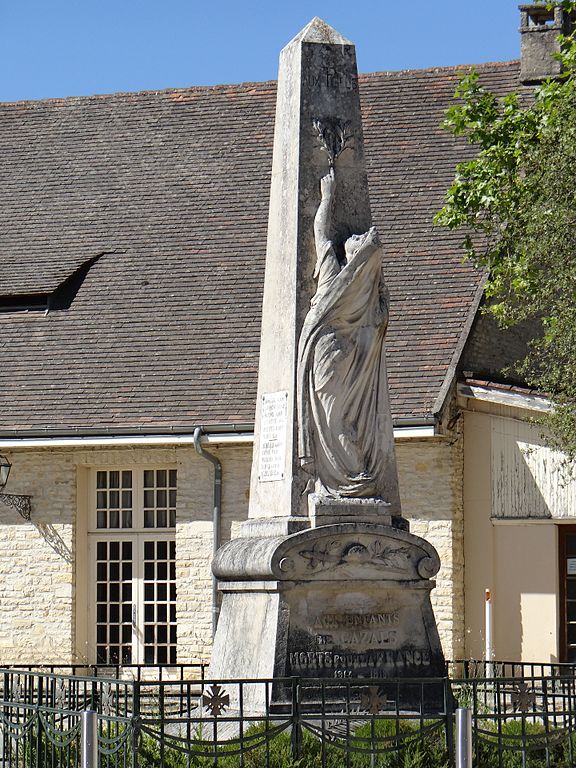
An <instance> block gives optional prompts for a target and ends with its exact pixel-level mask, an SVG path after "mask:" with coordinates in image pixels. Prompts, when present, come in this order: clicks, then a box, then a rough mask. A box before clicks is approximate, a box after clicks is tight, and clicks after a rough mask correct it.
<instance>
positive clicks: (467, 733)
mask: <svg viewBox="0 0 576 768" xmlns="http://www.w3.org/2000/svg"><path fill="white" fill-rule="evenodd" d="M456 768H472V712H471V710H469V709H467V708H465V707H464V708H460V709H457V710H456Z"/></svg>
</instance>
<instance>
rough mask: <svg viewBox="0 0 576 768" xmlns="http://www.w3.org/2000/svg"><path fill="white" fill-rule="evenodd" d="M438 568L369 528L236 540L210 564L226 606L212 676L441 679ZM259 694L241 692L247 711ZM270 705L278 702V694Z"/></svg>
mask: <svg viewBox="0 0 576 768" xmlns="http://www.w3.org/2000/svg"><path fill="white" fill-rule="evenodd" d="M439 567H440V561H439V559H438V555H437V553H436V550H435V549H434V547H432V546H431V545H430V544H429V543H428V542H426V541H425V540H424V539H421V538H419V537H417V536H414V535H412V534H410V533H408V532H406V531H402V530H398V529H394V528H392V527H387V526H381V525H377V524H372V523H364V522H353V523H340V524H335V525H324V526H321V527H318V528H312V529H309V530H304V531H301V532H299V533H295V534H292V535H290V536H286V537H274V538H271V537H267V538H259V539H258V538H242V539H235V540H233V541H231V542H229V543H228V544H226V545H224V546H223V547H222V548H221V549H220V550H219V552H218V554H217V556H216V558H215V560H214V564H213V570H214V573H215V575H216V576H217V578H218V579H219V580H220V588H221V589H222V591H223V593H224V601H223V604H222V611H221V613H220V620H219V624H218V633H217V636H216V641H215V645H214V653H213V661H212V664H211V666H210V671H209V675H210V677H213V678H223V677H230V676H233V677H235V678H243V677H245V678H253V677H262V678H272V677H276V678H281V677H288V676H290V675H297V676H304V677H312V678H330V679H334V678H336V679H338V678H341V679H346V678H358V677H360V678H362V677H365V678H381V679H383V680H385V679H389V678H394V677H405V676H411V677H414V676H415V677H428V676H438V675H442V674H444V660H443V655H442V649H441V646H440V640H439V637H438V632H437V630H436V622H435V620H434V615H433V613H432V607H431V603H430V591H431V589H432V588H433V587H434V581H432V577H433V576H434V575H435V574H436V573H437V571H438V569H439ZM231 670H233V671H234V674H233V675H231V674H230V673H231ZM261 695H262V688H261V687H258V686H254V687H253V689H246V688H245V693H244V696H245V699H244V706H245V707H248V708H251V709H253V710H254V711H258V710H259V709H262V705H263V701H259V700H258V699H259V697H260V696H261ZM273 699H274V700H275V701H276V702H278V703H281V702H282V700H283V691H282V687H281V686H280V685H279V686H277V687H276V689H275V690H274V693H273Z"/></svg>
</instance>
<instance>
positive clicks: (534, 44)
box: [518, 3, 576, 85]
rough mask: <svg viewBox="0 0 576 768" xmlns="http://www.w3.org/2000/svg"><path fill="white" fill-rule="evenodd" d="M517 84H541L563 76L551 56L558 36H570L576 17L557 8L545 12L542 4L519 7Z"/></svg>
mask: <svg viewBox="0 0 576 768" xmlns="http://www.w3.org/2000/svg"><path fill="white" fill-rule="evenodd" d="M518 7H519V8H520V41H521V46H520V50H521V61H520V82H521V83H522V84H523V85H530V84H531V83H540V82H542V81H543V80H547V79H548V78H553V77H557V76H558V75H559V74H560V73H561V72H562V66H561V64H560V62H559V61H558V60H557V59H555V58H554V54H555V53H558V52H559V51H560V45H559V43H558V35H561V34H562V35H569V34H570V32H571V31H572V30H573V28H574V23H575V20H576V15H575V14H574V13H573V12H572V13H569V12H568V11H565V10H564V9H563V8H562V7H561V6H560V5H555V6H554V7H553V8H547V7H546V5H545V4H542V3H537V4H536V3H531V4H530V5H520V6H518Z"/></svg>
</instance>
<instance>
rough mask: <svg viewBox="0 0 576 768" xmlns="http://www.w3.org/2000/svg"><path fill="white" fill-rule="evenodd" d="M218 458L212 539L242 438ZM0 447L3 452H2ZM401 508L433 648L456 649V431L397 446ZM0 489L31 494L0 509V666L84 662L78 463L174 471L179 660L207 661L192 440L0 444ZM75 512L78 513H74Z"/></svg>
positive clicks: (199, 467) (199, 470)
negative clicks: (431, 568)
mask: <svg viewBox="0 0 576 768" xmlns="http://www.w3.org/2000/svg"><path fill="white" fill-rule="evenodd" d="M206 450H209V451H210V452H211V453H213V454H214V455H216V456H218V458H219V459H220V460H221V461H222V465H223V499H222V520H221V541H222V542H225V541H227V540H229V538H230V536H231V530H232V528H233V527H234V526H235V524H237V523H238V522H239V521H241V520H243V519H245V518H246V516H247V512H248V495H249V484H250V465H251V460H252V450H251V446H249V445H247V446H209V447H207V448H206ZM5 452H6V453H8V451H5ZM397 454H398V466H399V472H400V488H401V494H402V502H403V509H404V514H405V516H406V517H408V518H409V519H410V521H411V530H412V531H413V532H414V533H415V534H417V535H419V536H423V537H425V538H427V539H428V540H429V541H430V542H431V543H432V544H433V545H434V546H435V547H436V548H437V549H438V552H439V554H440V558H441V560H442V568H441V571H440V573H439V574H438V578H437V587H436V589H435V590H434V591H433V593H432V600H433V605H434V609H435V612H436V617H437V621H438V626H439V631H440V636H441V639H442V643H443V647H444V651H445V653H446V655H447V656H448V657H452V658H453V657H455V656H459V655H460V654H461V653H462V638H463V631H464V630H463V616H464V610H463V603H464V596H463V539H462V537H463V523H462V518H463V515H462V450H461V443H460V440H459V438H457V439H447V438H438V439H432V440H431V439H427V440H421V441H418V440H409V441H400V442H399V443H398V444H397ZM9 456H10V457H11V460H12V461H13V469H12V474H11V477H10V485H9V488H7V491H9V492H12V493H27V494H31V495H32V496H33V502H32V503H33V511H32V520H31V521H30V522H25V521H24V520H22V518H21V517H20V516H19V515H18V513H17V512H16V511H15V510H13V509H12V508H10V507H6V506H3V505H0V576H1V577H0V610H1V613H0V664H6V663H39V662H52V663H57V662H60V663H71V662H80V663H83V662H86V661H88V660H90V661H92V660H93V659H90V658H89V653H88V649H87V634H88V619H87V611H88V599H89V594H88V592H89V589H90V585H89V583H88V582H89V579H88V574H87V568H86V564H87V558H88V554H87V544H86V530H87V523H86V518H87V512H88V510H87V504H88V502H87V488H86V482H85V480H84V482H82V478H83V477H84V478H86V477H87V471H88V470H87V468H89V467H98V466H107V467H115V466H117V467H118V468H130V467H134V466H142V465H148V466H162V465H171V466H176V467H177V469H178V506H177V525H176V559H177V567H176V578H177V620H178V661H179V662H181V663H187V662H197V661H207V660H208V659H209V656H210V651H211V640H212V578H211V571H210V562H211V559H212V548H213V526H212V512H213V497H212V490H213V468H212V465H211V464H210V463H209V462H208V461H206V460H204V459H202V458H201V457H200V456H198V454H197V453H196V452H195V450H194V448H193V446H191V445H186V446H178V447H170V448H162V447H158V448H136V447H126V448H114V449H111V448H94V449H82V450H79V449H72V448H70V449H57V450H55V449H52V450H49V449H35V450H23V449H21V450H18V451H16V450H13V451H11V452H9ZM76 510H78V513H76Z"/></svg>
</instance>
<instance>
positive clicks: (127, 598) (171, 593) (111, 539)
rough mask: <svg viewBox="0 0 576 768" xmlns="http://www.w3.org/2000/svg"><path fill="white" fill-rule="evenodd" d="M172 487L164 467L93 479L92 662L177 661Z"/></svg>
mask: <svg viewBox="0 0 576 768" xmlns="http://www.w3.org/2000/svg"><path fill="white" fill-rule="evenodd" d="M176 484H177V473H176V470H175V469H170V468H156V467H155V468H145V469H141V468H138V469H136V468H133V469H95V470H94V471H93V473H92V494H91V495H92V499H93V504H92V509H91V515H90V527H89V532H88V540H89V557H90V564H91V569H92V570H91V575H92V578H91V579H90V582H89V583H90V586H89V589H90V591H91V593H92V599H91V601H90V602H91V621H90V625H91V627H92V631H93V638H92V640H93V642H92V643H91V645H92V647H93V648H95V653H96V659H95V661H96V663H98V664H172V663H175V662H176V542H175V539H174V532H175V527H176Z"/></svg>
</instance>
